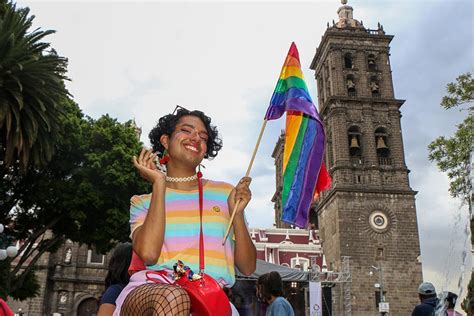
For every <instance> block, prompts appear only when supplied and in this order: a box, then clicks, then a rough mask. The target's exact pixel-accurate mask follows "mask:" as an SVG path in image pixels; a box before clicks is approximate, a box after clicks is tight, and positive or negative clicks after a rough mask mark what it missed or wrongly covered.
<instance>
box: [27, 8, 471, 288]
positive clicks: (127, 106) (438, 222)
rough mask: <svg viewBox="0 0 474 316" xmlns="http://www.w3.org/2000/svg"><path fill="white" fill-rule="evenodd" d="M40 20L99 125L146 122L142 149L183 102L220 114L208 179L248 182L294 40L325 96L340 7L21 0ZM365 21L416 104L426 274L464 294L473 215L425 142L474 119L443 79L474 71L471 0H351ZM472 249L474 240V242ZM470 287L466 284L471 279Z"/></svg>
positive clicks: (415, 176)
mask: <svg viewBox="0 0 474 316" xmlns="http://www.w3.org/2000/svg"><path fill="white" fill-rule="evenodd" d="M18 4H19V5H20V6H29V7H30V8H31V11H32V13H33V14H34V15H36V19H35V26H40V27H42V28H43V29H54V30H57V33H56V34H54V35H52V36H50V37H49V41H51V42H52V45H53V47H54V48H55V49H56V50H57V51H58V53H59V54H60V55H63V56H66V57H67V58H68V59H69V68H68V69H69V73H68V76H69V78H71V82H69V83H68V88H69V90H70V92H71V93H72V94H73V96H74V99H75V100H76V102H77V103H78V104H79V105H80V106H81V108H82V109H83V111H84V112H85V113H86V114H87V115H90V116H92V117H99V116H100V115H102V114H106V113H108V114H110V115H111V116H113V117H117V118H118V119H119V120H120V121H126V120H129V119H131V118H135V119H136V121H137V123H138V124H139V125H140V126H142V128H143V135H142V141H144V142H145V143H147V142H148V141H147V138H146V135H147V134H148V132H149V130H150V129H151V128H152V127H153V125H154V124H155V122H156V120H157V119H158V118H159V117H160V116H162V115H164V114H166V113H169V112H171V111H173V109H174V107H175V105H176V104H180V105H182V106H185V107H187V108H190V109H201V110H203V111H205V112H206V113H207V114H208V115H210V116H211V117H212V118H213V121H214V124H215V125H217V126H218V128H219V130H220V132H221V134H222V136H223V140H224V148H223V150H222V152H221V153H219V155H218V157H217V158H216V159H215V160H214V161H212V162H208V163H206V167H207V168H206V169H205V174H206V176H207V177H210V178H214V179H216V178H219V179H222V180H225V181H228V182H231V183H236V182H237V181H238V179H239V178H240V177H241V176H243V175H244V173H245V171H246V169H247V165H248V162H249V158H250V155H251V152H252V149H253V146H254V144H255V141H256V138H257V135H258V132H259V130H260V126H261V124H262V118H263V115H264V113H265V111H266V108H267V105H268V101H269V99H270V97H271V94H272V92H273V89H274V86H275V83H276V80H277V77H278V74H279V72H280V68H281V65H282V62H283V60H284V58H285V56H286V53H287V51H288V48H289V45H290V43H291V42H292V41H295V42H296V44H297V46H298V48H299V52H300V58H301V62H302V65H303V66H304V73H305V76H306V81H307V84H308V86H309V89H310V91H311V94H312V96H313V99H314V100H317V98H316V83H315V81H314V79H313V78H314V75H313V73H312V72H311V71H310V70H309V64H310V62H311V60H312V58H313V56H314V53H315V50H316V47H317V46H318V45H319V42H320V40H321V36H322V35H323V34H324V31H325V29H326V23H327V22H330V23H331V21H332V20H333V19H334V20H336V21H337V14H336V11H337V9H338V7H339V6H340V2H339V1H337V0H326V1H318V0H313V1H304V2H297V3H295V2H289V1H288V2H282V1H278V2H270V1H261V2H258V3H256V2H249V1H245V2H235V1H234V2H228V1H220V2H197V1H188V2H171V1H169V2H152V1H145V2H138V3H135V2H133V3H132V2H131V1H130V2H126V1H120V2H113V1H104V2H92V1H83V2H77V1H64V0H63V1H56V2H54V1H53V2H43V1H23V0H21V1H18ZM349 4H350V5H351V6H353V7H354V18H356V19H358V20H362V21H363V23H364V25H365V26H366V27H368V28H376V27H377V22H380V23H382V24H383V26H384V29H385V31H386V32H387V34H391V35H395V38H394V40H393V41H392V43H391V65H392V71H393V73H392V74H393V81H394V87H395V96H396V97H397V98H398V99H406V103H405V105H404V106H403V107H402V109H401V111H402V115H403V118H402V127H403V136H404V145H405V153H406V160H407V165H408V167H409V168H410V170H411V173H410V181H411V187H412V188H413V189H414V190H416V191H418V194H417V201H416V206H417V212H418V225H419V231H420V241H421V254H422V260H423V273H424V279H425V280H430V281H433V282H434V283H435V285H436V286H437V288H438V289H447V288H448V289H450V290H455V291H457V290H456V289H457V283H458V280H459V276H460V271H462V269H464V268H465V269H466V270H469V269H470V268H471V261H470V257H471V256H468V258H469V259H468V262H467V266H466V267H464V268H463V267H462V265H461V262H462V259H461V258H462V250H463V244H464V240H466V238H467V237H466V234H465V232H464V228H465V224H466V222H467V217H468V215H467V211H466V208H465V207H464V208H462V207H460V203H459V201H457V200H453V199H451V198H450V197H449V194H448V180H447V177H446V176H445V175H444V174H442V173H440V172H438V171H437V169H436V166H435V165H434V164H432V163H430V162H429V161H428V158H427V157H428V150H427V145H428V144H429V143H430V142H431V141H432V140H433V139H435V138H436V137H437V136H439V135H446V136H449V135H451V134H452V133H453V131H454V130H455V125H456V124H458V123H459V122H460V121H461V120H462V119H463V117H464V116H465V115H466V112H459V111H457V110H451V111H445V110H443V109H441V108H440V106H439V102H440V99H441V97H442V95H443V94H444V92H445V85H446V84H447V83H448V82H451V81H454V80H455V78H456V77H457V75H459V74H461V73H463V72H466V71H469V70H472V69H474V64H473V60H474V52H473V47H474V45H473V40H474V36H473V29H474V25H473V20H474V19H473V15H474V13H473V12H474V10H473V9H474V8H473V2H472V1H470V0H465V1H443V0H437V1H435V0H420V1H415V0H412V1H406V0H390V1H389V0H386V1H382V0H377V1H375V0H372V1H369V0H364V1H363V0H350V1H349ZM282 123H283V122H282V121H276V122H275V121H272V122H270V123H269V124H268V125H267V129H266V131H265V134H264V136H263V143H262V146H261V148H260V151H259V152H258V155H257V159H256V163H255V164H254V168H253V170H252V173H251V176H252V177H253V178H254V181H253V183H252V190H253V196H254V198H253V200H252V202H251V204H250V205H249V207H248V211H247V212H248V213H247V214H248V215H247V216H248V219H249V221H250V225H251V226H252V227H271V226H272V225H273V221H274V219H273V217H274V215H273V205H272V203H271V201H270V200H271V197H272V195H273V193H274V187H275V180H274V179H275V175H274V163H273V160H272V158H271V152H272V150H273V148H274V146H275V143H276V141H277V138H278V135H279V134H280V130H281V128H282ZM467 244H468V246H469V249H468V251H469V252H470V243H469V242H467ZM467 279H469V276H466V280H465V283H466V282H467Z"/></svg>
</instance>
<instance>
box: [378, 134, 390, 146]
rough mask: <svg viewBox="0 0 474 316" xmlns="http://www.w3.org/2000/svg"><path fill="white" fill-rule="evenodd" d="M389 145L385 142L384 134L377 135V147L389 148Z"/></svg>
mask: <svg viewBox="0 0 474 316" xmlns="http://www.w3.org/2000/svg"><path fill="white" fill-rule="evenodd" d="M387 148H388V147H387V145H386V144H385V140H384V138H383V137H382V136H379V137H377V149H387Z"/></svg>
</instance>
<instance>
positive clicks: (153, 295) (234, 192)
mask: <svg viewBox="0 0 474 316" xmlns="http://www.w3.org/2000/svg"><path fill="white" fill-rule="evenodd" d="M149 137H150V141H151V144H152V147H153V148H152V149H150V150H145V149H143V150H142V151H141V153H140V155H139V156H138V157H134V159H133V163H134V165H135V167H136V169H137V170H138V172H139V174H140V175H141V176H142V177H143V178H144V179H145V180H147V181H148V182H149V183H150V184H151V186H152V192H151V193H150V194H145V195H140V196H133V197H132V198H131V207H130V225H131V238H132V241H133V249H134V251H135V253H136V254H137V256H138V257H139V259H140V260H142V261H143V262H144V263H145V265H146V270H144V271H139V272H136V273H135V274H134V275H133V276H132V277H131V279H130V282H129V284H128V285H127V287H125V289H124V290H123V291H122V293H121V294H120V296H119V298H118V299H117V308H116V310H115V314H114V315H119V314H121V315H178V316H180V315H189V313H190V308H191V307H190V299H189V296H188V294H187V293H186V291H185V290H184V289H182V288H180V287H177V286H174V285H170V284H169V283H173V282H174V280H173V279H172V278H171V277H170V275H171V272H172V271H173V265H174V264H175V263H176V262H177V261H178V260H181V261H182V262H184V264H186V265H187V266H189V267H190V268H191V270H193V271H195V272H197V271H199V238H200V222H201V217H200V208H199V207H198V202H197V201H198V200H199V198H200V197H201V198H202V200H203V207H202V211H203V214H202V227H203V239H204V245H205V247H204V258H205V272H206V273H207V274H208V275H210V276H211V277H212V278H214V279H215V280H216V281H217V282H218V283H219V284H220V285H221V286H227V287H231V286H232V285H233V284H234V282H235V270H234V265H235V266H237V267H238V268H239V270H240V271H241V272H242V273H243V274H246V275H250V274H251V273H252V272H254V271H255V268H256V249H255V246H254V245H253V242H252V240H251V238H250V236H249V232H248V229H247V225H246V222H245V218H244V209H245V207H246V206H247V204H248V203H249V201H250V199H251V192H250V189H249V185H250V182H251V178H249V177H244V178H242V179H241V180H240V181H239V183H238V184H237V186H235V187H234V186H232V185H231V184H228V183H225V182H219V181H213V180H210V179H201V177H202V174H201V173H200V172H198V169H199V166H200V164H201V162H202V160H203V159H205V158H206V159H212V158H214V157H216V156H217V153H218V152H219V150H220V149H221V148H222V140H221V139H220V138H219V135H218V132H217V129H216V127H214V126H212V125H211V118H209V117H208V116H206V115H205V114H204V113H203V112H201V111H189V110H187V109H184V108H179V109H178V110H177V111H176V113H173V114H169V115H165V116H164V117H162V118H160V119H159V121H158V124H157V125H156V126H155V128H153V129H152V131H151V132H150V134H149ZM158 157H160V163H161V164H165V165H166V170H165V171H164V172H163V171H161V170H160V169H158V168H157V166H156V163H155V161H156V159H157V158H158ZM200 189H202V190H200ZM238 200H240V203H239V205H238V207H237V209H236V210H235V212H236V215H235V219H234V222H233V235H232V236H233V238H229V240H228V241H227V242H226V243H225V244H224V245H222V243H221V242H222V239H223V237H224V234H225V232H226V228H227V225H228V224H229V220H230V217H231V212H232V211H233V209H234V206H235V205H236V204H237V201H238ZM135 259H136V258H135ZM132 261H133V260H132ZM132 265H133V264H132ZM150 270H151V271H165V272H167V274H166V273H165V274H160V276H159V277H160V278H161V281H160V282H156V279H155V280H154V281H155V282H147V277H146V275H147V274H146V273H147V271H150ZM157 278H158V277H157Z"/></svg>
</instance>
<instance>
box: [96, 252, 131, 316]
mask: <svg viewBox="0 0 474 316" xmlns="http://www.w3.org/2000/svg"><path fill="white" fill-rule="evenodd" d="M131 260H132V244H131V243H123V244H119V245H118V246H117V247H115V250H114V252H113V253H112V256H111V257H110V261H109V269H108V270H109V271H108V272H107V276H106V277H105V291H104V293H103V294H102V297H101V298H100V303H99V310H98V311H97V316H111V315H112V314H113V313H114V311H115V300H116V299H117V297H118V296H119V294H120V292H122V290H123V288H124V287H125V286H126V285H127V283H128V280H129V279H130V275H129V273H128V268H129V266H130V262H131Z"/></svg>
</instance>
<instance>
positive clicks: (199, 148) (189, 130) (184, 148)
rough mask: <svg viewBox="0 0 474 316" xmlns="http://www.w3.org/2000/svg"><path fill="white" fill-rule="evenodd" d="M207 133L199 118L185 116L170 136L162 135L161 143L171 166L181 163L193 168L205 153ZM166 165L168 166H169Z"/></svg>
mask: <svg viewBox="0 0 474 316" xmlns="http://www.w3.org/2000/svg"><path fill="white" fill-rule="evenodd" d="M207 140H208V133H207V130H206V126H205V125H204V123H203V122H202V121H201V119H200V118H198V117H197V116H193V115H186V116H183V117H181V118H180V119H179V121H178V123H177V124H176V127H175V129H174V131H173V133H172V134H171V136H168V135H163V136H162V139H161V143H162V144H163V146H164V147H165V148H166V149H167V150H168V154H169V156H170V162H169V163H171V164H172V165H176V164H177V163H183V164H185V166H188V167H190V168H195V167H196V166H198V165H199V164H200V163H201V161H202V160H203V159H204V155H205V154H206V151H207ZM169 163H168V164H169Z"/></svg>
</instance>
